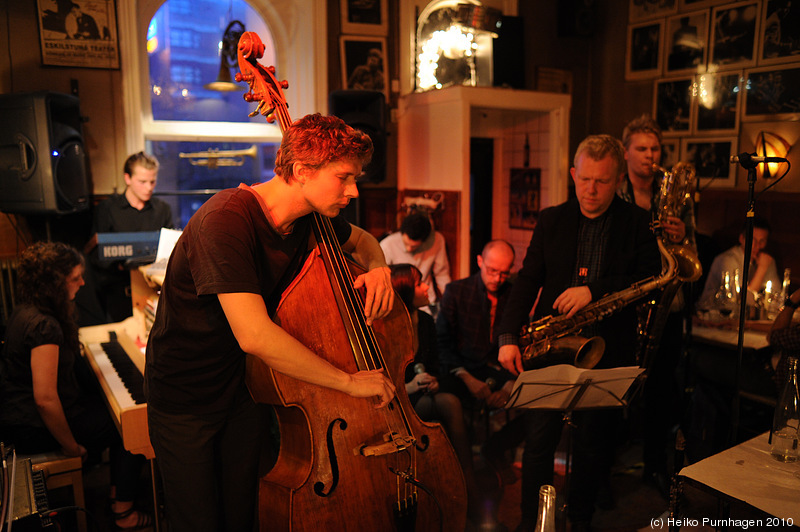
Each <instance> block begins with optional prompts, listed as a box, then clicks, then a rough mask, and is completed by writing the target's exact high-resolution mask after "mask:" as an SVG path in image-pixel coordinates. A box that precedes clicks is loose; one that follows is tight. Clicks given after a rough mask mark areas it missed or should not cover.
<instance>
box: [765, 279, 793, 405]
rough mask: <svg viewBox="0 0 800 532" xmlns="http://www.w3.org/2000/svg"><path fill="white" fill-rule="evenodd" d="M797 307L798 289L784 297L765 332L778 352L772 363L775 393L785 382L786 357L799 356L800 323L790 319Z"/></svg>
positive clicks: (779, 390)
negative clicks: (775, 359)
mask: <svg viewBox="0 0 800 532" xmlns="http://www.w3.org/2000/svg"><path fill="white" fill-rule="evenodd" d="M797 307H800V290H795V291H794V292H792V295H790V296H789V297H788V298H787V299H786V301H785V302H784V304H783V308H782V309H781V311H780V313H779V314H778V315H777V317H776V318H775V321H773V322H772V328H771V329H770V330H769V334H767V341H768V342H769V345H770V346H771V347H772V348H773V350H775V351H777V352H778V353H780V358H779V359H778V360H777V361H776V362H775V363H774V369H775V381H776V384H777V393H780V392H781V390H783V386H784V384H785V383H786V359H787V358H789V357H796V358H800V323H798V322H793V321H792V317H793V316H794V311H795V310H797ZM776 358H777V357H776Z"/></svg>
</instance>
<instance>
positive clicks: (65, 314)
mask: <svg viewBox="0 0 800 532" xmlns="http://www.w3.org/2000/svg"><path fill="white" fill-rule="evenodd" d="M83 271H84V259H83V256H82V255H81V254H80V253H79V252H78V251H77V250H76V249H74V248H72V247H70V246H68V245H66V244H62V243H57V242H38V243H35V244H33V245H32V246H30V247H28V248H27V249H26V250H25V251H24V252H22V254H21V255H20V257H19V262H18V265H17V286H18V290H17V292H18V293H17V301H16V306H15V307H14V312H13V313H12V314H11V317H10V319H9V322H8V327H7V330H6V339H5V343H4V345H3V350H2V355H0V439H3V441H4V442H6V443H11V444H13V445H14V447H15V448H16V450H17V451H18V452H20V453H24V454H32V453H41V452H47V451H54V450H55V451H57V450H60V451H61V452H63V453H64V454H65V455H67V456H80V457H81V459H82V460H83V461H84V462H85V461H86V459H87V458H88V457H92V458H97V457H99V456H100V454H101V453H102V452H103V450H104V449H106V448H109V450H110V458H111V460H110V462H111V498H112V503H111V504H112V507H111V509H112V512H113V513H114V518H115V525H116V526H117V527H118V528H120V529H123V530H132V529H134V528H140V527H143V526H150V525H151V524H152V518H151V517H150V516H149V515H146V514H143V513H140V512H138V511H136V510H134V509H133V500H134V498H135V489H136V484H137V481H138V477H139V472H140V471H141V465H142V459H143V458H142V457H137V456H133V455H132V454H130V453H129V452H127V451H125V449H123V447H122V442H121V440H120V437H119V433H118V432H117V429H116V427H115V426H114V423H113V421H112V419H111V417H110V416H109V414H108V411H107V410H106V408H105V406H104V405H103V402H102V400H101V399H100V397H99V396H98V395H97V394H96V393H93V392H92V391H90V390H87V389H84V388H83V387H82V386H81V382H80V380H79V376H78V375H79V373H80V371H81V366H79V364H82V362H81V361H80V360H79V358H80V341H79V340H78V325H77V321H76V316H75V314H76V312H75V303H74V299H75V294H77V293H78V290H79V289H80V287H81V286H83V284H84V282H83Z"/></svg>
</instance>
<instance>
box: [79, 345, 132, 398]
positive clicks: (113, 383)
mask: <svg viewBox="0 0 800 532" xmlns="http://www.w3.org/2000/svg"><path fill="white" fill-rule="evenodd" d="M89 349H90V350H91V351H92V354H93V355H94V359H95V361H96V362H97V366H98V367H99V368H100V371H101V372H102V373H103V376H104V377H105V380H106V383H107V384H108V386H109V388H111V392H112V393H113V394H114V398H115V399H116V400H117V403H119V406H120V408H122V409H125V408H130V407H133V406H136V403H135V402H134V400H133V397H131V394H130V392H129V391H128V389H127V388H126V387H125V385H124V384H123V383H122V379H120V378H119V375H118V374H117V370H116V369H114V366H113V365H112V364H111V360H109V358H108V355H106V352H105V351H104V350H103V346H102V345H100V344H99V343H96V344H89Z"/></svg>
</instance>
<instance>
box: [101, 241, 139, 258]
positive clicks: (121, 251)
mask: <svg viewBox="0 0 800 532" xmlns="http://www.w3.org/2000/svg"><path fill="white" fill-rule="evenodd" d="M131 255H133V246H132V245H130V244H128V245H119V246H106V247H104V248H103V257H104V258H109V257H130V256H131Z"/></svg>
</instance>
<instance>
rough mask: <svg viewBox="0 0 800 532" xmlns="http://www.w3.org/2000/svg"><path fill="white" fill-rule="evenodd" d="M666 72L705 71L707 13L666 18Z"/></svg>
mask: <svg viewBox="0 0 800 532" xmlns="http://www.w3.org/2000/svg"><path fill="white" fill-rule="evenodd" d="M665 31H666V33H665V37H664V51H665V53H666V57H665V59H664V72H665V73H666V74H667V75H678V74H696V73H698V72H704V71H705V68H706V61H707V60H708V11H695V12H694V13H686V14H684V15H678V16H676V17H670V18H668V19H667V27H666V30H665Z"/></svg>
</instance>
